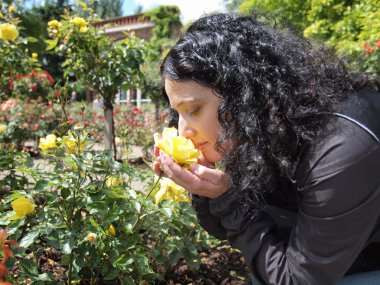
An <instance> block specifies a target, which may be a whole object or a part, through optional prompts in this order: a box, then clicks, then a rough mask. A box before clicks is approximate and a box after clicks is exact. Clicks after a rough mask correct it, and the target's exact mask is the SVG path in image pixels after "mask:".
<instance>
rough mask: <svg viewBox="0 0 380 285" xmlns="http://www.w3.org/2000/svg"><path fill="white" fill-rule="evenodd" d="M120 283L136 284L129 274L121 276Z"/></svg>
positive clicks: (122, 284) (124, 284) (126, 284)
mask: <svg viewBox="0 0 380 285" xmlns="http://www.w3.org/2000/svg"><path fill="white" fill-rule="evenodd" d="M120 281H121V285H136V283H135V281H133V279H132V278H131V277H129V276H123V277H122V278H120Z"/></svg>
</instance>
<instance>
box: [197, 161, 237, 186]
mask: <svg viewBox="0 0 380 285" xmlns="http://www.w3.org/2000/svg"><path fill="white" fill-rule="evenodd" d="M190 171H191V173H193V174H195V175H196V176H197V177H199V178H200V179H203V180H207V181H209V182H211V183H212V184H215V185H228V186H229V185H230V179H229V176H228V175H227V174H225V173H224V172H222V171H219V170H215V169H212V168H208V167H205V166H203V165H200V164H191V165H190Z"/></svg>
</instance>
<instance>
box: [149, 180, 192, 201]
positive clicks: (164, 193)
mask: <svg viewBox="0 0 380 285" xmlns="http://www.w3.org/2000/svg"><path fill="white" fill-rule="evenodd" d="M160 184H161V185H160V189H159V190H158V191H157V193H156V195H155V203H156V204H159V203H161V202H162V201H163V200H165V199H168V200H173V201H176V202H189V201H190V199H189V195H188V194H187V191H186V190H185V188H183V187H181V186H179V185H178V184H176V183H174V182H173V181H172V180H170V179H169V178H166V177H162V178H161V181H160Z"/></svg>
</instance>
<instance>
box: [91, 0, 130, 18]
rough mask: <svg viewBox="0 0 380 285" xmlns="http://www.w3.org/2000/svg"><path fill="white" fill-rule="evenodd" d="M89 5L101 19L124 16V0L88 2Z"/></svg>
mask: <svg viewBox="0 0 380 285" xmlns="http://www.w3.org/2000/svg"><path fill="white" fill-rule="evenodd" d="M87 4H88V5H89V6H90V7H91V5H92V9H93V10H94V12H95V13H96V14H97V15H98V17H99V18H101V19H107V18H116V17H120V16H122V15H123V4H124V0H98V1H87Z"/></svg>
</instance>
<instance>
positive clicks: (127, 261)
mask: <svg viewBox="0 0 380 285" xmlns="http://www.w3.org/2000/svg"><path fill="white" fill-rule="evenodd" d="M133 262H134V259H133V257H132V256H130V255H126V254H123V255H122V256H120V257H119V258H118V259H117V260H116V261H115V262H114V263H113V264H114V265H115V266H116V267H117V268H119V269H120V270H122V271H128V269H130V265H131V264H132V263H133Z"/></svg>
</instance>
